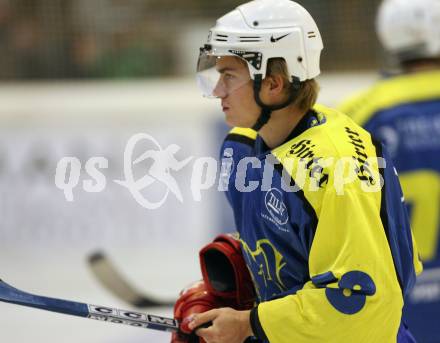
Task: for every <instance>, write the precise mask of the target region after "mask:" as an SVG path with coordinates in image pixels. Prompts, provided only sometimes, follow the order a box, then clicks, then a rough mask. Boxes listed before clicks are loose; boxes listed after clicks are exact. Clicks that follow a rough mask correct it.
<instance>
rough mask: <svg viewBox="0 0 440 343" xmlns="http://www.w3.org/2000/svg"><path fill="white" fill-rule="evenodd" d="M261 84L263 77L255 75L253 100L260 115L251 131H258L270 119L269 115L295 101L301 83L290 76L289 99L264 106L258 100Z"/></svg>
mask: <svg viewBox="0 0 440 343" xmlns="http://www.w3.org/2000/svg"><path fill="white" fill-rule="evenodd" d="M262 82H263V75H262V74H257V75H255V80H254V98H255V102H256V103H257V104H258V106H260V107H261V114H260V116H259V117H258V119H257V122H256V123H255V124H254V126H252V129H253V130H255V131H259V130H260V129H261V128H262V127H263V126H264V125H265V124H267V122H268V121H269V119H270V115H271V114H272V112H273V111H276V110H280V109H282V108H284V107H287V106H289V105H290V104H291V103H292V102H293V101H295V99H296V96H297V95H298V91H299V89H300V88H301V81H300V80H299V78H297V77H295V76H292V82H291V83H290V94H289V98H288V99H287V100H286V101H285V102H284V103H282V104H279V105H272V106H269V105H265V104H264V103H263V102H262V101H261V99H260V91H261V84H262Z"/></svg>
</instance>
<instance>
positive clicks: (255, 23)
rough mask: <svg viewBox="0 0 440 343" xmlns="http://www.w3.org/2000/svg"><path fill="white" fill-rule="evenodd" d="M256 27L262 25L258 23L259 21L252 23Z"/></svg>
mask: <svg viewBox="0 0 440 343" xmlns="http://www.w3.org/2000/svg"><path fill="white" fill-rule="evenodd" d="M252 24H253V25H254V26H258V25H259V24H260V23H259V22H258V21H256V20H255V21H254V22H253V23H252Z"/></svg>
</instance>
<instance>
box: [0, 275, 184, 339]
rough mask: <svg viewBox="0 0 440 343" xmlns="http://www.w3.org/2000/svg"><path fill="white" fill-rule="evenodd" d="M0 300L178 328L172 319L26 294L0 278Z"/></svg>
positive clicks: (162, 328) (150, 326)
mask: <svg viewBox="0 0 440 343" xmlns="http://www.w3.org/2000/svg"><path fill="white" fill-rule="evenodd" d="M0 301H2V302H7V303H11V304H16V305H21V306H26V307H33V308H37V309H41V310H46V311H50V312H57V313H62V314H68V315H72V316H77V317H84V318H89V319H97V320H100V321H106V322H111V323H117V324H125V325H130V326H135V327H142V328H146V329H153V330H160V331H169V332H176V331H178V330H179V323H178V322H177V320H175V319H172V318H166V317H160V316H155V315H152V314H146V313H140V312H134V311H129V310H120V309H116V308H113V307H108V306H99V305H91V304H86V303H81V302H75V301H70V300H62V299H56V298H49V297H44V296H40V295H35V294H31V293H26V292H23V291H21V290H19V289H17V288H14V287H12V286H10V285H8V284H7V283H6V282H4V281H2V280H0Z"/></svg>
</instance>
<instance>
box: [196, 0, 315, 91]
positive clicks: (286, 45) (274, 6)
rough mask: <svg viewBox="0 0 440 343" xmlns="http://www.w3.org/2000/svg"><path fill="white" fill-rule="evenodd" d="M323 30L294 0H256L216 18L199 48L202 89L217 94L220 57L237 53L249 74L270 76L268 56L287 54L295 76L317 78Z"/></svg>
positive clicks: (286, 57)
mask: <svg viewBox="0 0 440 343" xmlns="http://www.w3.org/2000/svg"><path fill="white" fill-rule="evenodd" d="M322 49H323V44H322V39H321V35H320V33H319V30H318V27H317V25H316V23H315V21H314V20H313V18H312V16H311V15H310V14H309V13H308V12H307V10H306V9H305V8H303V7H302V6H301V5H299V4H297V3H296V2H293V1H290V0H254V1H251V2H248V3H246V4H243V5H241V6H239V7H237V8H236V9H235V10H233V11H231V12H229V13H227V14H226V15H224V16H223V17H221V18H220V19H218V20H217V23H216V25H215V26H214V27H213V28H212V29H211V30H210V32H209V36H208V41H207V43H206V44H205V46H204V47H202V48H201V49H200V56H199V61H198V64H197V79H198V84H199V87H200V88H201V89H202V92H203V95H205V96H208V97H211V96H213V90H214V88H215V86H216V84H217V82H218V80H219V75H218V73H216V72H215V65H216V60H217V58H219V57H222V56H238V57H240V58H242V59H243V60H245V61H246V63H247V65H248V68H249V73H250V77H251V78H252V79H253V80H255V79H256V76H257V75H259V79H261V78H264V77H265V76H266V68H267V62H268V60H269V59H271V58H283V59H284V60H285V61H286V64H287V69H288V72H289V75H290V76H291V78H292V80H298V81H305V80H308V79H313V78H314V77H316V76H318V75H319V73H320V68H319V61H320V55H321V51H322Z"/></svg>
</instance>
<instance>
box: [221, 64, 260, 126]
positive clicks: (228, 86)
mask: <svg viewBox="0 0 440 343" xmlns="http://www.w3.org/2000/svg"><path fill="white" fill-rule="evenodd" d="M216 69H217V71H218V72H219V73H220V74H221V76H220V80H219V81H218V83H217V85H216V87H215V89H214V95H215V96H217V97H219V98H220V99H221V105H222V110H223V112H224V113H225V116H226V123H227V124H228V125H229V126H238V127H252V126H253V125H254V124H255V122H256V121H257V119H258V117H259V115H260V112H261V110H260V108H259V106H258V105H257V103H256V102H255V100H254V91H253V83H252V80H251V77H250V75H249V70H248V68H247V66H246V64H245V62H243V61H241V60H240V59H239V58H238V57H233V56H225V57H221V58H219V59H218V60H217V64H216Z"/></svg>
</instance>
